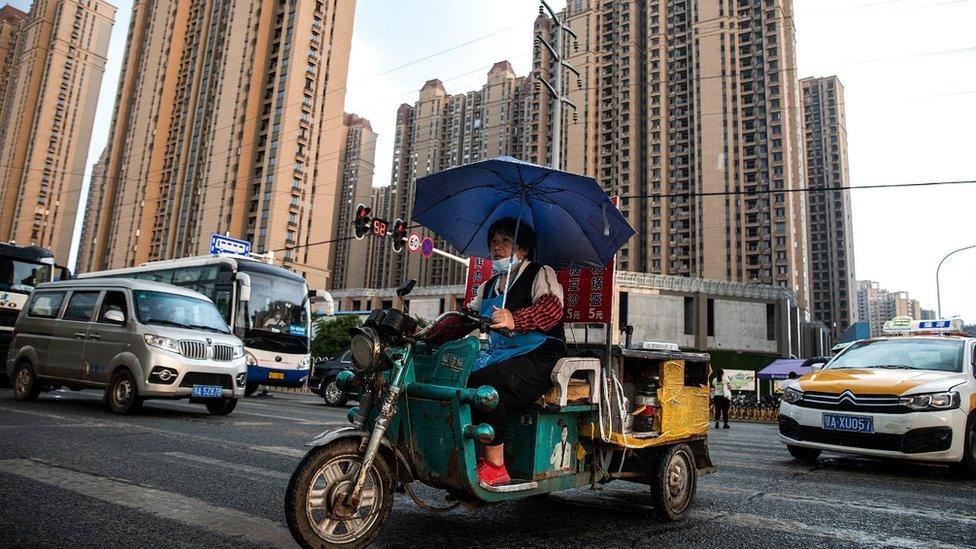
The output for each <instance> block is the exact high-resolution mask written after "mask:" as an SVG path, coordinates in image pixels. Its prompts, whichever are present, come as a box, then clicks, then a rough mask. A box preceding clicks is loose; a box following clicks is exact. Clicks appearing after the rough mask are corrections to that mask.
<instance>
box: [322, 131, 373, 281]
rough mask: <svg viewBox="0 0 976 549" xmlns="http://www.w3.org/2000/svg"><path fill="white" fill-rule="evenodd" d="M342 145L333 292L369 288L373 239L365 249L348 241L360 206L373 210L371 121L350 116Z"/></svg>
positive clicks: (336, 208)
mask: <svg viewBox="0 0 976 549" xmlns="http://www.w3.org/2000/svg"><path fill="white" fill-rule="evenodd" d="M342 133H343V136H342V137H341V138H340V140H339V142H340V143H341V144H342V148H341V149H340V151H339V185H338V186H337V188H336V191H337V192H336V200H335V214H334V216H335V220H336V223H335V232H334V233H333V238H334V239H336V243H335V245H334V246H333V248H332V251H333V257H332V288H365V287H366V285H367V280H368V278H369V272H368V269H367V268H366V261H367V256H369V255H370V253H369V252H370V251H371V250H370V245H371V244H373V241H372V239H371V240H370V241H369V242H367V243H366V245H362V244H361V243H359V242H356V241H350V240H344V238H346V237H348V236H349V235H350V232H351V228H352V224H353V217H354V216H355V215H356V205H357V204H364V205H366V206H369V207H373V168H374V166H375V160H376V132H374V131H373V127H372V126H371V125H370V123H369V120H366V119H365V118H362V117H359V116H357V115H355V114H346V115H345V117H344V120H343V125H342Z"/></svg>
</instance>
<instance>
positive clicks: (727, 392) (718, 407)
mask: <svg viewBox="0 0 976 549" xmlns="http://www.w3.org/2000/svg"><path fill="white" fill-rule="evenodd" d="M731 401H732V384H731V383H729V382H728V381H725V372H723V371H722V370H721V369H718V370H715V378H714V379H712V405H713V406H715V428H716V429H718V423H719V416H721V417H722V419H723V420H724V422H725V424H724V425H723V427H724V428H726V429H728V428H729V404H730V403H731Z"/></svg>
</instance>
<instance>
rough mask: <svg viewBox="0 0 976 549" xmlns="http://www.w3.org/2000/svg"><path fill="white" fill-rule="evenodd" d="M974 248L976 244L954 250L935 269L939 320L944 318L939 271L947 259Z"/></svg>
mask: <svg viewBox="0 0 976 549" xmlns="http://www.w3.org/2000/svg"><path fill="white" fill-rule="evenodd" d="M973 248H976V244H973V245H971V246H966V247H964V248H959V249H958V250H952V251H951V252H949V253H947V254H946V255H945V257H943V258H942V261H940V262H939V266H938V267H936V268H935V302H936V307H937V308H938V316H939V318H942V293H941V289H940V288H939V270H940V269H942V264H943V263H945V260H946V259H949V256H951V255H953V254H957V253H959V252H963V251H966V250H971V249H973Z"/></svg>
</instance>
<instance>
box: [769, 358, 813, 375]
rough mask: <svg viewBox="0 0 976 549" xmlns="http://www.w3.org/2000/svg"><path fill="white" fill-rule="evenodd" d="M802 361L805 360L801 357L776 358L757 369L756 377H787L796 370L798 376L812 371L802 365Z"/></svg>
mask: <svg viewBox="0 0 976 549" xmlns="http://www.w3.org/2000/svg"><path fill="white" fill-rule="evenodd" d="M804 362H806V360H804V359H802V358H780V359H776V360H774V361H773V362H772V363H771V364H770V365H769V366H766V367H765V368H763V369H762V370H759V372H758V373H757V374H756V377H758V378H759V379H787V378H788V377H790V372H796V375H797V376H798V377H799V376H802V375H803V374H806V373H809V372H811V371H812V369H811V368H810V367H809V366H804V365H803V363H804Z"/></svg>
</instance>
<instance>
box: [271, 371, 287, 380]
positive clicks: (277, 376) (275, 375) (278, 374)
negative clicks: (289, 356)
mask: <svg viewBox="0 0 976 549" xmlns="http://www.w3.org/2000/svg"><path fill="white" fill-rule="evenodd" d="M268 379H285V373H284V372H268Z"/></svg>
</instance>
